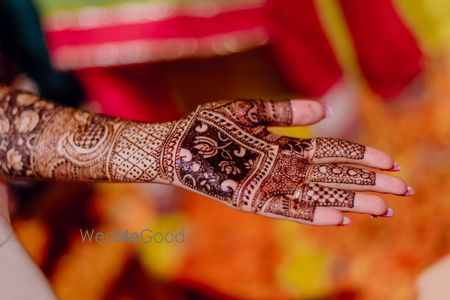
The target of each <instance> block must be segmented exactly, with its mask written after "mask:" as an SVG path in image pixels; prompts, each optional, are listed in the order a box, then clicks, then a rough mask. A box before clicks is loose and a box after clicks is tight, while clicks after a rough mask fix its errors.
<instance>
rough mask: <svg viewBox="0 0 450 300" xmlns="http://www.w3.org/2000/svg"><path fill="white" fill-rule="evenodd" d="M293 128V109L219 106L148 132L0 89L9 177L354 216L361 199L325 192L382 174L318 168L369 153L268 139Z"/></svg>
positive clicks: (239, 103)
mask: <svg viewBox="0 0 450 300" xmlns="http://www.w3.org/2000/svg"><path fill="white" fill-rule="evenodd" d="M291 123H292V109H291V103H290V102H289V101H281V102H279V101H267V102H265V101H261V100H235V101H223V102H214V103H209V104H206V105H202V106H199V107H198V108H197V110H195V111H194V112H193V113H191V114H190V115H189V116H187V117H186V118H183V119H181V120H179V121H176V122H168V123H160V124H147V123H141V122H131V121H125V120H121V119H118V118H111V117H107V116H103V115H98V114H93V113H89V112H84V111H81V110H75V109H70V108H63V107H60V106H58V105H56V104H54V103H52V102H49V101H46V100H42V99H40V98H39V97H37V96H35V95H32V94H30V93H24V92H18V91H14V90H12V89H9V88H0V172H1V174H3V175H6V176H12V177H37V178H51V179H65V180H95V181H121V182H160V183H167V184H175V185H179V186H182V187H185V188H189V189H192V190H195V191H197V192H200V193H202V194H205V195H208V196H210V197H212V198H214V199H218V200H220V201H222V202H223V203H225V204H227V205H230V206H232V207H235V208H237V209H240V210H243V211H250V212H255V213H258V214H262V215H266V216H271V217H278V218H280V217H281V218H288V219H293V220H303V221H313V216H314V211H315V208H316V207H343V208H351V207H353V201H354V197H355V193H354V192H351V191H346V190H342V189H336V188H331V187H328V186H326V184H327V183H336V184H353V185H355V184H356V185H374V184H375V182H376V174H375V173H374V172H373V171H369V170H366V169H360V168H356V167H352V166H345V165H340V164H334V163H317V160H319V161H320V159H323V158H345V159H349V160H361V159H363V158H364V153H365V147H364V146H363V145H359V144H356V143H352V142H348V141H342V140H337V139H333V138H317V139H295V138H288V137H283V136H279V135H277V134H273V133H271V132H269V131H268V130H267V126H268V125H289V124H291Z"/></svg>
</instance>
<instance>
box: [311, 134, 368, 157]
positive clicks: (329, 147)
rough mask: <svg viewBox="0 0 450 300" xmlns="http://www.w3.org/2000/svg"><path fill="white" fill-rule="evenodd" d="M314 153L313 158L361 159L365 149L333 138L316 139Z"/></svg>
mask: <svg viewBox="0 0 450 300" xmlns="http://www.w3.org/2000/svg"><path fill="white" fill-rule="evenodd" d="M315 141H316V151H315V152H314V156H313V158H325V157H333V158H335V157H345V158H351V159H363V158H364V152H365V151H366V147H365V146H364V145H360V144H357V143H352V142H349V141H345V140H338V139H334V138H316V139H315Z"/></svg>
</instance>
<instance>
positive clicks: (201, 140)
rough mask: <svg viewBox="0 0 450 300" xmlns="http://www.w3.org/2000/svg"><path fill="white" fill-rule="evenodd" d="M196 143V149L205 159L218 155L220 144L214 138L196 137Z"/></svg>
mask: <svg viewBox="0 0 450 300" xmlns="http://www.w3.org/2000/svg"><path fill="white" fill-rule="evenodd" d="M194 143H195V144H196V145H195V146H194V148H195V149H197V150H199V151H198V154H199V155H201V156H203V157H204V158H210V157H213V156H216V155H217V153H218V150H217V149H218V144H217V142H216V141H215V140H213V139H212V138H209V137H206V136H196V137H195V141H194Z"/></svg>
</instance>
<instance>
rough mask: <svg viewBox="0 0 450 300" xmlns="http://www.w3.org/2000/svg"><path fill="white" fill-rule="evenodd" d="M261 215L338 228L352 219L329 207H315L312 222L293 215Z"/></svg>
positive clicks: (266, 213) (265, 213)
mask: <svg viewBox="0 0 450 300" xmlns="http://www.w3.org/2000/svg"><path fill="white" fill-rule="evenodd" d="M259 214H261V215H263V216H266V217H271V218H274V219H283V220H289V221H293V222H297V223H301V224H306V225H317V226H336V225H349V224H350V219H349V218H348V217H344V215H343V214H342V213H341V212H340V211H338V210H336V209H333V208H328V207H315V208H314V211H313V215H312V218H311V219H310V220H306V219H302V218H299V217H295V216H292V215H282V214H276V213H268V212H264V213H259Z"/></svg>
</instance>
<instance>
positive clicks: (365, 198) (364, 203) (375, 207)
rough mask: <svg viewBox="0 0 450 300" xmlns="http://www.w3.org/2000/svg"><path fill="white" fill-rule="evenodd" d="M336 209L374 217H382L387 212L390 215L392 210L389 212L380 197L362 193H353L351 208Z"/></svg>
mask: <svg viewBox="0 0 450 300" xmlns="http://www.w3.org/2000/svg"><path fill="white" fill-rule="evenodd" d="M336 209H337V210H340V211H346V212H354V213H362V214H370V215H374V216H383V215H386V214H387V213H388V212H389V213H391V214H392V210H389V208H388V206H387V204H386V201H384V200H383V199H382V198H381V197H378V196H376V195H369V194H364V193H355V199H354V202H353V207H337V208H336ZM386 216H388V215H386ZM391 216H392V215H391Z"/></svg>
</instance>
